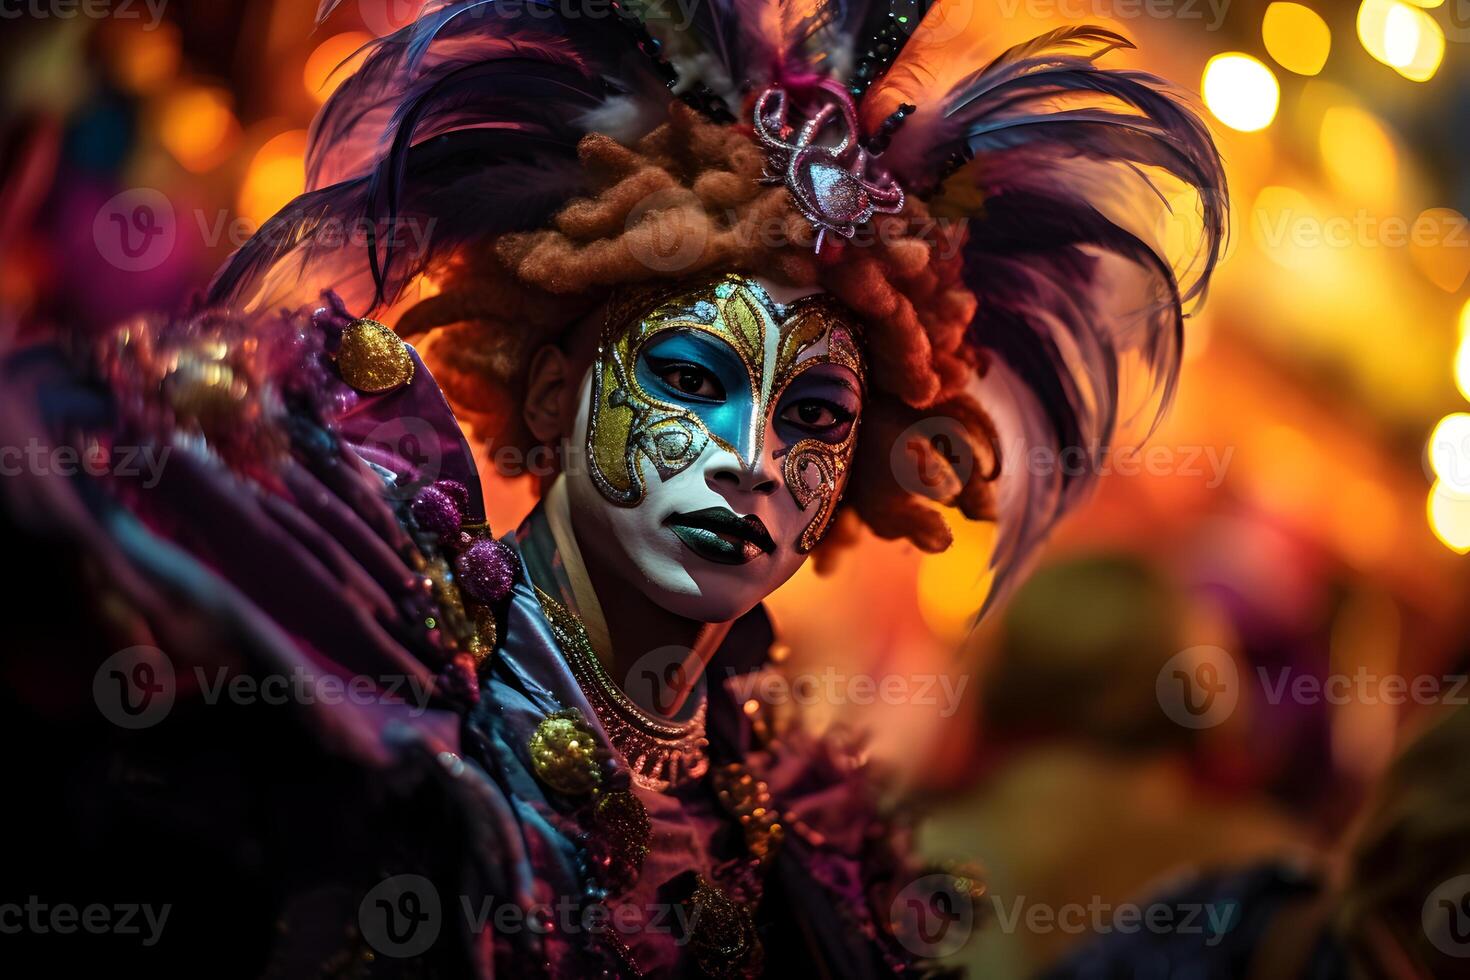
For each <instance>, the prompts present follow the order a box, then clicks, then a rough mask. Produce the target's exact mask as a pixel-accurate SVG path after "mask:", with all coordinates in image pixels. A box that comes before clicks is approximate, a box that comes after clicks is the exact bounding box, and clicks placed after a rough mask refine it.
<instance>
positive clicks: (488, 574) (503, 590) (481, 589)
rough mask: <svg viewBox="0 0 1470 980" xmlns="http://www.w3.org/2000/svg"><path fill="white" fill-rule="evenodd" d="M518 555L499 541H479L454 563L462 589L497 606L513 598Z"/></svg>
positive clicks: (487, 603) (477, 599) (475, 597)
mask: <svg viewBox="0 0 1470 980" xmlns="http://www.w3.org/2000/svg"><path fill="white" fill-rule="evenodd" d="M515 569H516V557H515V553H514V552H512V551H511V550H510V548H508V547H506V546H505V545H504V544H502V543H500V542H499V541H493V540H489V539H486V540H482V541H476V542H475V543H474V544H472V545H470V546H469V547H468V548H466V549H465V552H464V554H462V555H460V556H459V558H458V560H456V561H455V563H454V570H455V573H456V574H457V575H458V576H459V587H460V588H461V589H462V590H464V593H465V594H466V595H468V596H469V597H470V598H471V599H474V600H475V601H476V602H483V603H485V604H486V605H494V604H495V603H497V602H500V601H501V600H502V599H504V598H505V597H506V596H508V595H510V588H511V586H512V585H513V584H514V583H515V578H516V571H515Z"/></svg>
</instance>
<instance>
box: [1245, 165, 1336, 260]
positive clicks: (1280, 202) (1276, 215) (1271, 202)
mask: <svg viewBox="0 0 1470 980" xmlns="http://www.w3.org/2000/svg"><path fill="white" fill-rule="evenodd" d="M1322 223H1323V218H1322V214H1321V210H1320V209H1319V208H1318V207H1317V205H1316V204H1314V203H1313V202H1312V200H1311V199H1310V198H1308V197H1307V195H1305V194H1303V193H1302V192H1301V191H1299V190H1297V189H1296V188H1294V187H1281V186H1278V185H1274V184H1273V185H1270V186H1267V187H1263V188H1261V192H1260V193H1259V194H1257V195H1256V200H1255V203H1254V205H1253V206H1252V207H1251V211H1250V226H1251V237H1252V238H1253V239H1254V240H1255V243H1256V247H1257V248H1259V249H1260V250H1261V253H1262V254H1263V255H1265V256H1266V257H1267V258H1268V259H1270V260H1271V261H1272V262H1274V263H1276V264H1277V265H1279V266H1281V267H1282V268H1284V269H1291V270H1294V271H1297V272H1302V271H1306V270H1308V269H1314V268H1318V267H1320V265H1321V263H1322V261H1323V255H1324V253H1325V251H1326V250H1324V249H1322V248H1320V247H1317V246H1318V245H1319V243H1320V240H1319V239H1318V237H1317V236H1316V235H1315V232H1316V230H1317V229H1318V228H1320V227H1321V226H1322Z"/></svg>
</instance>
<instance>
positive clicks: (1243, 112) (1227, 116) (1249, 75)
mask: <svg viewBox="0 0 1470 980" xmlns="http://www.w3.org/2000/svg"><path fill="white" fill-rule="evenodd" d="M1200 90H1201V91H1202V92H1203V94H1204V97H1205V105H1207V106H1209V107H1210V111H1211V112H1213V113H1214V114H1215V118H1216V119H1218V120H1220V121H1221V122H1222V123H1224V124H1225V125H1227V126H1229V127H1230V128H1231V129H1238V130H1240V131H1241V132H1243V133H1253V132H1255V131H1256V130H1258V129H1265V128H1266V127H1267V126H1269V125H1271V120H1273V119H1275V118H1276V109H1277V107H1278V106H1279V105H1280V104H1281V86H1280V85H1279V84H1277V82H1276V76H1275V75H1274V74H1272V72H1271V69H1270V68H1267V67H1266V66H1265V64H1263V63H1262V62H1261V61H1260V60H1259V59H1256V58H1252V57H1251V56H1250V55H1248V54H1240V53H1239V52H1231V53H1230V54H1217V55H1215V56H1214V57H1213V58H1211V59H1210V60H1209V61H1208V62H1207V63H1206V64H1205V75H1204V80H1203V82H1202V83H1201V85H1200Z"/></svg>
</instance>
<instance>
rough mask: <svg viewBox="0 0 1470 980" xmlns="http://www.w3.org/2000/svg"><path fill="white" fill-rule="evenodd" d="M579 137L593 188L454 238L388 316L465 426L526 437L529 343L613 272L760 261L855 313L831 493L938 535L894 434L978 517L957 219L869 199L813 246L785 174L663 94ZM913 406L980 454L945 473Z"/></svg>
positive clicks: (743, 269) (922, 534)
mask: <svg viewBox="0 0 1470 980" xmlns="http://www.w3.org/2000/svg"><path fill="white" fill-rule="evenodd" d="M578 150H579V156H580V159H581V162H582V165H583V167H584V168H585V170H586V172H587V173H588V175H589V176H590V177H591V179H592V181H593V186H594V187H596V188H597V189H598V193H597V194H596V195H595V196H592V197H586V198H579V199H577V200H573V201H571V202H570V203H569V204H567V205H566V207H565V208H563V209H562V210H561V211H560V212H559V213H558V214H557V215H556V217H555V219H554V220H553V221H552V223H551V225H550V227H548V228H545V229H542V230H539V231H531V232H524V233H514V234H507V235H503V236H501V237H499V238H498V239H495V240H493V241H492V242H490V243H488V244H487V245H481V246H479V247H470V248H466V249H463V250H461V251H460V252H459V253H458V254H456V255H455V256H454V258H453V259H452V260H450V261H449V262H447V263H446V264H445V265H444V267H443V268H441V269H440V270H438V274H437V276H436V278H437V279H438V281H439V283H440V285H441V292H440V293H439V294H438V295H436V296H434V297H431V298H429V299H427V300H425V301H423V302H421V303H420V304H418V305H417V306H415V307H414V308H413V309H411V310H410V311H408V313H407V314H405V316H404V317H403V318H402V319H401V320H400V322H399V330H400V332H402V333H404V334H405V335H408V336H414V335H417V334H422V333H425V332H427V331H430V330H435V331H437V335H436V336H435V338H434V340H433V343H432V345H431V347H430V356H431V358H432V360H433V361H434V362H435V372H436V375H437V376H439V377H440V379H441V381H442V383H443V384H444V387H445V389H446V391H448V393H449V395H450V397H451V399H453V400H454V401H455V403H456V408H457V409H458V410H460V411H461V412H462V413H463V414H464V415H465V416H466V418H467V420H468V421H469V422H470V424H471V425H472V426H473V427H474V428H475V430H476V432H477V434H478V435H481V436H483V437H487V438H488V439H489V440H490V442H491V444H493V445H497V446H505V445H512V446H515V447H517V448H520V449H522V450H528V449H529V448H530V445H531V444H532V443H533V442H534V440H532V438H531V436H530V434H529V432H528V431H527V430H526V429H525V426H524V424H523V423H522V422H521V420H520V418H519V413H518V412H517V411H516V410H515V407H516V406H518V405H520V404H521V403H522V401H521V398H522V395H523V385H524V380H525V374H526V370H527V366H528V364H529V360H530V357H531V355H532V354H534V352H535V350H536V349H537V348H539V347H540V346H542V345H543V344H547V343H562V344H565V343H566V340H567V337H568V335H569V332H570V329H571V327H572V326H573V325H574V324H576V323H578V322H580V321H581V320H583V319H585V318H586V317H587V316H589V315H590V314H593V313H594V312H596V311H597V310H598V309H599V308H600V307H602V306H603V304H605V303H607V302H608V301H609V299H610V297H611V296H612V294H613V293H614V291H615V290H617V289H618V288H620V287H625V286H629V285H635V284H641V283H650V282H657V281H668V280H670V279H673V278H677V279H686V278H691V277H697V276H699V275H701V274H705V273H716V272H720V273H723V272H740V273H745V274H749V275H755V274H759V275H762V276H766V277H768V278H770V279H773V280H775V281H777V282H780V283H783V284H785V285H788V286H794V287H811V286H819V287H821V288H823V289H825V290H827V291H828V292H830V293H831V294H832V295H833V296H834V297H836V298H837V299H838V300H840V301H841V302H842V303H843V304H844V305H846V306H847V307H848V308H849V309H851V310H852V311H853V312H854V313H855V315H856V316H857V317H858V319H860V320H861V321H862V323H863V325H864V336H865V341H866V348H867V351H866V353H867V362H868V375H869V379H870V391H869V395H868V398H867V400H866V403H865V405H864V408H863V427H862V430H861V433H860V435H859V440H858V447H857V450H856V455H855V458H854V464H853V474H852V478H851V480H850V481H849V485H848V487H847V491H846V494H845V499H844V504H843V507H844V510H845V511H846V512H847V513H848V514H850V515H855V516H856V517H857V518H858V519H860V520H861V521H862V522H863V523H864V524H866V525H867V526H868V527H869V528H870V529H871V530H872V531H873V532H874V533H875V534H877V535H878V536H880V537H885V538H906V539H908V540H909V541H911V542H913V543H914V544H915V545H917V546H918V547H919V548H921V549H923V550H925V551H940V550H943V549H944V548H945V547H947V546H948V545H949V543H950V541H951V534H950V531H949V528H948V526H947V524H946V523H945V521H944V519H943V517H942V516H940V514H939V513H938V512H936V511H935V510H934V509H933V508H932V507H931V506H929V505H928V504H927V502H926V501H924V500H922V499H919V498H918V497H917V496H916V495H915V494H913V493H911V492H910V491H909V490H906V489H905V488H904V487H903V486H902V485H900V481H899V479H898V477H897V475H896V474H895V472H894V467H893V465H892V462H891V460H892V458H893V450H894V447H895V443H896V442H897V441H898V440H899V439H901V438H903V439H905V440H906V442H908V445H906V446H905V447H904V451H906V452H912V453H914V454H915V455H914V456H913V457H912V458H913V462H914V465H915V466H916V467H917V468H918V471H919V472H921V473H925V474H935V473H939V474H942V479H940V480H938V481H937V483H938V488H937V490H936V491H935V493H934V494H933V499H937V500H938V501H939V502H941V503H944V504H948V505H952V506H955V507H957V508H958V509H959V510H960V511H961V512H962V513H963V514H964V515H965V516H966V517H968V518H970V519H974V520H981V519H992V517H993V507H992V500H991V496H992V495H991V493H990V482H989V481H990V480H991V478H993V476H994V474H995V472H996V471H997V470H998V467H999V460H998V458H997V450H996V448H995V447H996V445H997V439H996V437H995V430H994V426H993V425H992V423H991V421H990V419H989V417H988V416H987V415H986V413H985V412H984V411H983V409H982V408H981V407H980V405H979V404H978V403H977V402H976V401H975V400H974V399H973V398H972V397H971V396H970V395H969V394H968V393H967V392H966V386H967V384H968V382H969V380H970V379H971V378H972V377H973V376H974V374H975V372H976V371H977V370H978V369H981V368H982V367H983V365H981V364H979V363H977V360H976V355H975V354H974V352H973V349H972V348H970V347H967V346H966V345H965V344H964V343H963V339H964V333H965V330H966V328H967V327H968V326H969V324H970V321H971V320H972V319H973V317H974V314H975V304H976V299H975V296H974V294H973V293H971V292H970V291H969V290H968V289H966V288H965V286H964V285H963V283H962V282H961V281H960V264H961V246H962V244H963V241H964V239H963V235H964V229H963V227H962V226H956V225H950V226H945V225H943V224H942V223H938V222H935V221H933V220H931V219H930V216H929V213H928V211H927V210H926V209H925V207H924V205H923V204H922V203H920V202H918V201H914V200H910V201H909V202H908V204H907V205H906V206H905V207H904V210H903V212H902V213H900V214H896V215H878V216H876V217H875V218H874V219H873V221H872V222H871V224H870V225H869V226H868V227H866V228H864V229H862V232H861V233H860V234H861V237H860V238H857V239H854V240H853V241H844V240H842V239H840V238H838V239H833V238H829V239H828V240H827V242H826V243H824V247H823V250H822V252H821V253H820V254H818V253H816V252H814V250H813V245H814V239H815V233H814V231H813V229H812V227H811V226H810V224H809V223H808V222H807V220H806V219H805V218H804V217H803V216H802V215H801V214H800V213H799V212H798V211H797V210H796V209H795V207H794V206H793V204H792V202H791V197H790V194H789V193H788V192H787V190H786V189H785V188H784V187H781V186H771V185H769V184H767V183H763V182H762V179H761V178H762V177H763V176H764V173H765V158H764V155H763V153H762V152H761V150H760V149H759V148H758V147H757V146H756V145H755V144H754V143H753V142H752V141H751V139H750V137H749V135H747V134H745V133H742V132H741V131H739V130H737V129H735V128H733V127H729V126H719V125H715V124H712V123H709V122H707V121H705V120H703V119H702V118H701V117H700V116H699V115H698V114H697V113H695V112H694V111H693V110H691V109H689V108H687V107H686V106H684V105H682V104H679V103H675V104H674V105H673V106H672V108H671V111H670V117H669V119H668V121H667V122H666V123H665V124H664V125H662V126H660V127H659V128H657V129H655V130H654V131H653V132H651V133H649V134H648V135H647V136H646V137H644V138H643V139H642V140H640V141H638V143H637V144H636V145H634V146H624V145H622V144H620V143H618V142H617V141H615V140H613V139H611V138H609V137H606V136H601V135H595V134H594V135H590V136H587V137H586V138H584V139H583V140H582V141H581V144H580V145H579V147H578ZM925 416H938V417H945V418H947V419H950V420H953V421H954V422H955V423H957V426H958V428H959V429H960V430H961V431H963V433H965V434H966V437H967V438H968V439H969V441H970V442H971V444H972V448H973V449H974V450H975V451H976V452H977V454H979V455H980V456H981V458H987V459H989V460H990V461H991V465H989V466H984V467H971V468H969V470H968V471H967V472H964V473H958V472H956V470H955V469H954V468H953V467H952V466H950V465H949V461H948V460H947V459H946V457H945V455H944V454H942V453H939V452H937V451H936V450H935V448H934V447H933V446H932V445H930V444H929V443H928V442H927V441H926V440H924V439H915V440H908V439H907V437H906V435H905V433H906V431H907V430H909V429H910V427H911V426H912V425H913V424H914V423H915V422H917V421H918V420H919V419H921V418H923V417H925ZM520 458H524V455H521V456H520ZM503 472H504V470H503ZM928 482H936V481H934V480H933V479H932V477H931V479H930V481H928ZM843 525H846V527H845V528H844V526H843ZM851 533H852V526H851V517H850V516H849V517H843V518H842V519H841V520H839V522H838V523H837V524H835V525H834V533H833V534H830V535H829V536H828V541H827V542H826V545H827V546H829V547H830V545H831V544H832V543H833V541H834V540H838V541H840V540H844V539H848V538H850V537H851Z"/></svg>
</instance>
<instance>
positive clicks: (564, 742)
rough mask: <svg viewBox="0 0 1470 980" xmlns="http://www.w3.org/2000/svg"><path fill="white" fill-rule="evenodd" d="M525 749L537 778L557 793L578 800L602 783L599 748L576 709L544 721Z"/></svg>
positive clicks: (561, 712) (600, 750) (546, 718)
mask: <svg viewBox="0 0 1470 980" xmlns="http://www.w3.org/2000/svg"><path fill="white" fill-rule="evenodd" d="M527 748H528V749H529V751H530V754H531V768H532V769H533V770H535V772H536V778H537V779H539V780H541V782H543V783H545V784H546V785H547V786H550V787H551V788H552V789H554V790H556V791H557V792H558V793H565V794H566V795H567V796H581V795H583V794H585V793H590V792H592V790H594V789H596V788H597V787H598V785H599V784H600V783H601V782H602V757H603V752H602V746H600V745H599V744H598V743H597V736H596V735H594V734H593V733H592V729H591V728H590V727H588V725H587V719H586V718H583V717H582V712H580V711H578V710H577V709H576V708H568V709H567V710H565V711H556V712H553V713H551V714H549V715H547V716H546V717H545V718H543V719H542V720H541V724H539V725H537V726H536V731H534V732H532V733H531V739H530V742H529V743H528V744H527Z"/></svg>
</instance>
